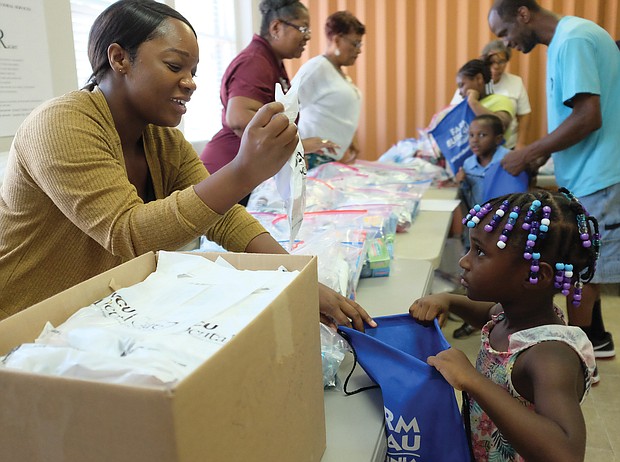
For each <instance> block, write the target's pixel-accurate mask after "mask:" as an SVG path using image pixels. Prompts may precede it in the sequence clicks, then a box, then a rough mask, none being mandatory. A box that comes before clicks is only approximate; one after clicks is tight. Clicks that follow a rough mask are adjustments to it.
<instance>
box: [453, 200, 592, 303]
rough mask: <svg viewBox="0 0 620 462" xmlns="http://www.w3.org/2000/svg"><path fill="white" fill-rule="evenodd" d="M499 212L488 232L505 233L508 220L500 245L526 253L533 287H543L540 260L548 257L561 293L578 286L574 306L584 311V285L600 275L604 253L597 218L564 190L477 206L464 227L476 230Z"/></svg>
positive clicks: (547, 259) (499, 237)
mask: <svg viewBox="0 0 620 462" xmlns="http://www.w3.org/2000/svg"><path fill="white" fill-rule="evenodd" d="M494 208H495V212H494V213H493V214H492V215H491V218H490V220H489V221H488V223H487V224H486V225H485V226H484V230H485V232H487V233H494V232H496V230H499V229H501V227H500V224H501V223H502V222H503V221H504V217H506V219H505V222H504V225H503V229H502V231H501V232H500V234H499V236H498V241H497V246H498V247H499V248H500V249H504V248H506V246H507V245H508V243H509V241H510V245H511V247H512V248H523V258H524V259H525V260H527V261H528V262H530V275H529V282H530V283H531V284H537V283H538V272H539V270H540V261H541V259H543V257H544V261H545V262H548V263H549V264H551V265H552V266H553V267H554V268H555V270H556V274H555V281H554V286H555V288H556V289H558V290H559V291H561V293H562V294H563V295H569V293H570V288H571V286H574V291H573V304H574V305H575V306H578V305H579V303H580V301H581V289H582V287H583V284H584V283H587V282H590V280H591V279H592V277H593V276H594V271H595V268H596V260H597V259H598V256H599V253H600V246H601V243H600V234H599V229H598V221H597V220H596V218H594V217H592V216H589V215H588V213H587V211H586V210H585V208H584V207H583V205H582V204H581V203H580V202H579V200H577V198H576V197H575V196H574V195H573V194H572V193H571V192H570V191H569V190H567V189H565V188H560V189H559V191H558V192H557V193H551V192H549V191H537V192H532V193H523V194H511V195H507V196H502V197H500V198H497V199H493V200H491V201H490V202H488V203H486V204H485V205H483V206H480V205H476V206H474V207H473V208H472V209H471V210H470V211H469V213H468V214H467V216H466V217H465V218H464V219H463V224H464V225H466V226H467V227H468V228H474V227H476V225H478V224H479V223H480V222H482V221H483V220H484V219H485V217H486V215H488V214H489V213H491V211H492V210H493V209H494ZM522 211H525V213H521V212H522ZM519 230H520V231H521V232H518V231H519Z"/></svg>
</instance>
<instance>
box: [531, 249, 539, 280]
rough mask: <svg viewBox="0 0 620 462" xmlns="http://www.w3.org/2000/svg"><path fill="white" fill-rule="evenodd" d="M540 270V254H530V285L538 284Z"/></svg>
mask: <svg viewBox="0 0 620 462" xmlns="http://www.w3.org/2000/svg"><path fill="white" fill-rule="evenodd" d="M539 270H540V254H539V253H538V252H534V253H533V254H532V264H531V265H530V284H538V271H539Z"/></svg>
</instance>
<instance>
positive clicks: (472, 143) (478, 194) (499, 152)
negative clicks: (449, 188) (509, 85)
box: [454, 114, 510, 210]
mask: <svg viewBox="0 0 620 462" xmlns="http://www.w3.org/2000/svg"><path fill="white" fill-rule="evenodd" d="M503 141H504V126H503V125H502V121H501V120H500V118H499V117H497V116H495V115H493V114H483V115H479V116H477V117H476V118H474V119H473V120H472V121H471V123H470V124H469V147H470V149H471V151H472V152H473V153H474V155H473V156H470V157H468V158H467V159H465V162H464V163H463V166H462V167H461V168H460V169H459V171H458V172H457V173H456V175H455V178H454V180H455V181H456V182H457V183H458V185H459V191H460V194H461V196H462V197H461V199H462V200H463V202H464V203H465V205H466V207H467V210H469V209H471V208H472V207H473V206H474V204H481V203H482V202H483V200H484V198H483V197H482V194H483V191H484V189H483V188H484V185H483V183H484V177H485V174H486V172H487V170H488V169H489V167H490V165H491V164H492V163H495V162H499V161H500V160H502V159H503V158H504V156H505V155H506V154H507V153H508V152H510V151H509V150H508V149H506V148H505V147H503V146H502V145H501V144H502V143H503Z"/></svg>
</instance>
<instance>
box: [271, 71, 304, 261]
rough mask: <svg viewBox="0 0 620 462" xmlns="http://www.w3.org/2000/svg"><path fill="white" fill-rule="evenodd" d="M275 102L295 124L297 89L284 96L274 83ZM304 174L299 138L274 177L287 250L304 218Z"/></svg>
mask: <svg viewBox="0 0 620 462" xmlns="http://www.w3.org/2000/svg"><path fill="white" fill-rule="evenodd" d="M276 101H278V102H280V103H282V104H283V105H284V114H285V115H286V116H287V117H288V119H289V121H290V122H291V123H295V119H297V114H299V100H298V99H297V89H296V88H294V87H291V89H290V90H289V91H288V93H286V94H284V91H283V90H282V86H281V85H280V84H279V83H276ZM306 173H307V169H306V161H305V160H304V147H303V145H302V143H301V138H299V139H298V142H297V147H296V148H295V151H294V152H293V155H292V156H291V158H290V159H289V161H288V162H287V163H286V164H285V165H284V166H283V167H282V169H281V170H280V171H279V172H278V173H277V174H276V176H275V179H276V185H277V188H278V192H279V193H280V196H281V197H282V199H283V200H284V207H285V209H286V214H287V216H288V223H289V228H290V234H289V249H291V248H292V247H293V243H294V242H295V238H296V237H297V233H298V232H299V228H300V227H301V223H302V221H303V218H304V210H305V208H306V191H305V189H306Z"/></svg>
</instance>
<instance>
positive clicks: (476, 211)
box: [462, 202, 491, 228]
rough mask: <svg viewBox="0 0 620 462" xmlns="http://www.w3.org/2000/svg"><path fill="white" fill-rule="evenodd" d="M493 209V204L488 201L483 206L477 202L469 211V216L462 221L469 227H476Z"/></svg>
mask: <svg viewBox="0 0 620 462" xmlns="http://www.w3.org/2000/svg"><path fill="white" fill-rule="evenodd" d="M490 211H491V204H490V203H488V202H487V203H486V204H484V205H483V206H482V207H480V205H479V204H476V205H474V206H473V207H472V209H471V210H470V211H469V213H468V214H467V216H466V217H465V218H463V221H462V223H463V224H464V225H465V226H467V227H468V228H475V227H476V225H477V224H478V223H480V221H481V220H482V219H483V218H484V217H485V216H486V215H487V214H488V213H489V212H490Z"/></svg>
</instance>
